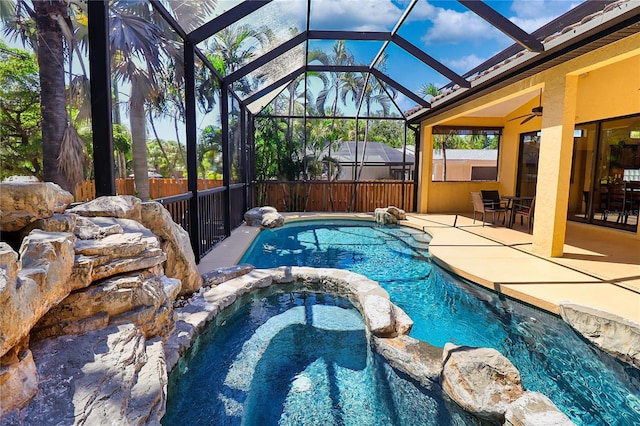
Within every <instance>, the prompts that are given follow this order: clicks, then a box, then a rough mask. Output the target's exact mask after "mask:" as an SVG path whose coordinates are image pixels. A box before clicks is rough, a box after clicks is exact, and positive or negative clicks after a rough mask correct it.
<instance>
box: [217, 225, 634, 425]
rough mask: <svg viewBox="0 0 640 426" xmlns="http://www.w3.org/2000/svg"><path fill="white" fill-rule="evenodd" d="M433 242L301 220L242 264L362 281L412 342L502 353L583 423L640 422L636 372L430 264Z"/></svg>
mask: <svg viewBox="0 0 640 426" xmlns="http://www.w3.org/2000/svg"><path fill="white" fill-rule="evenodd" d="M428 242H429V238H428V236H426V235H425V234H424V233H422V232H421V231H419V230H415V229H411V228H406V227H399V226H397V227H377V226H375V225H371V223H370V222H369V223H367V222H362V221H334V222H327V221H304V222H297V223H296V222H294V223H290V224H287V225H285V226H284V227H282V228H278V229H276V230H264V231H262V232H261V233H260V234H259V235H258V236H257V238H256V239H255V240H254V242H253V243H252V245H251V247H250V248H249V249H248V250H247V252H246V253H245V255H244V256H243V258H242V259H241V261H240V262H241V263H250V264H252V265H254V266H256V267H257V268H271V267H277V266H313V267H329V268H342V269H348V270H350V271H353V272H357V273H360V274H362V275H365V276H367V277H368V278H370V279H372V280H376V281H378V282H380V284H381V285H382V286H383V287H384V288H385V290H387V292H389V295H390V297H391V300H392V301H393V302H394V303H395V304H397V305H398V306H400V307H401V308H402V309H404V310H405V312H406V313H407V314H409V316H410V317H411V318H412V319H413V320H414V323H415V324H414V327H413V329H412V331H411V336H412V337H415V338H417V339H421V340H423V341H426V342H428V343H430V344H432V345H436V346H443V345H444V344H445V343H446V342H453V343H456V344H459V345H469V346H478V347H491V348H495V349H497V350H498V351H500V352H501V353H502V354H504V355H505V356H506V357H507V358H509V360H510V361H511V362H512V363H513V364H514V365H515V366H516V367H517V368H518V369H519V370H520V373H521V375H522V380H523V384H524V386H525V388H527V389H529V390H533V391H537V392H541V393H543V394H545V395H547V396H548V397H549V398H550V399H551V400H552V401H553V402H554V403H555V404H556V405H557V406H558V407H559V408H560V409H561V410H562V411H563V412H564V413H566V414H567V415H568V416H569V417H570V418H571V419H572V420H573V421H574V422H575V423H576V424H579V425H638V424H640V372H639V371H638V370H637V369H634V368H632V367H630V366H628V365H626V364H624V363H622V362H620V361H618V360H616V359H614V358H613V357H611V356H609V355H608V354H606V353H604V352H602V351H600V350H599V349H597V348H595V347H593V346H592V345H590V344H589V343H588V342H586V341H585V340H583V339H582V338H581V337H579V336H578V335H577V334H576V333H575V332H574V331H573V330H572V329H571V328H570V327H569V326H568V325H567V324H566V323H564V322H563V321H562V320H561V319H560V318H558V317H557V316H554V315H550V314H548V313H546V312H543V311H541V310H538V309H535V308H532V307H530V306H527V305H524V304H521V303H518V302H516V301H513V300H511V299H508V298H505V297H503V296H499V295H497V294H496V293H493V292H491V291H488V290H486V289H484V288H481V287H479V286H477V285H474V284H472V283H467V282H465V281H463V280H461V279H460V278H458V277H455V276H452V275H450V274H448V273H446V272H445V271H443V270H442V269H441V268H439V267H437V266H436V265H434V264H432V263H431V262H430V261H429V258H428ZM221 358H222V356H221ZM305 424H306V423H305Z"/></svg>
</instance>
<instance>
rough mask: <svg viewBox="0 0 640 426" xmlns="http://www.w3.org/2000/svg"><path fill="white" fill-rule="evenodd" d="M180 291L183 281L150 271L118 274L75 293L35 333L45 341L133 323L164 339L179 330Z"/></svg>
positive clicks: (54, 308)
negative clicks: (176, 312)
mask: <svg viewBox="0 0 640 426" xmlns="http://www.w3.org/2000/svg"><path fill="white" fill-rule="evenodd" d="M179 291H180V281H179V280H176V279H173V278H167V277H166V276H158V275H155V274H154V273H152V272H151V271H149V270H146V271H137V272H132V273H128V274H120V275H116V276H113V277H110V278H107V279H104V280H101V281H99V282H95V283H93V284H91V285H90V286H89V287H87V288H83V289H80V290H76V291H74V292H72V293H71V294H70V295H69V296H67V297H66V298H65V299H64V300H63V301H62V302H60V303H59V304H58V305H57V306H55V307H53V308H52V309H51V310H50V311H49V312H48V313H47V314H46V315H45V316H44V317H42V319H41V320H40V321H39V322H38V323H37V324H36V325H35V326H34V328H33V329H32V331H31V333H32V335H33V336H34V337H35V338H44V337H51V336H60V335H63V334H80V333H86V332H87V331H93V330H96V329H98V328H102V327H106V326H107V325H109V324H121V323H133V324H135V325H137V326H138V327H139V328H140V330H142V332H143V333H144V335H145V336H146V337H147V338H151V337H154V336H160V337H164V336H167V335H168V334H169V333H170V332H171V331H172V330H173V328H174V327H175V321H174V316H173V304H172V302H173V298H175V297H176V294H177V293H178V292H179Z"/></svg>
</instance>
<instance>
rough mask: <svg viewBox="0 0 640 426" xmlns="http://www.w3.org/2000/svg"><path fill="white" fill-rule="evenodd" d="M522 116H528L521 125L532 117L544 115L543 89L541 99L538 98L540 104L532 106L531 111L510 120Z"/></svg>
mask: <svg viewBox="0 0 640 426" xmlns="http://www.w3.org/2000/svg"><path fill="white" fill-rule="evenodd" d="M522 117H526V118H525V119H524V120H522V121H521V122H520V124H521V125H522V124H524V123H526V122H527V121H529V120H531V119H532V118H535V117H542V89H540V96H539V100H538V106H537V107H533V108H531V113H529V114H525V115H519V116H518V117H513V118H512V119H510V120H509V121H513V120H517V119H519V118H522Z"/></svg>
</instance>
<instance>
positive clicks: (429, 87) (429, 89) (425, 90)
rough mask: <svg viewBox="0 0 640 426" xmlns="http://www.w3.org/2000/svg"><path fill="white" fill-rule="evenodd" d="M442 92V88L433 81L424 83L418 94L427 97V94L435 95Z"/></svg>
mask: <svg viewBox="0 0 640 426" xmlns="http://www.w3.org/2000/svg"><path fill="white" fill-rule="evenodd" d="M441 94H442V90H440V89H438V87H437V86H436V85H435V84H433V83H426V84H423V85H422V86H420V87H419V88H418V95H419V96H421V97H423V98H426V97H427V96H430V97H435V96H439V95H441Z"/></svg>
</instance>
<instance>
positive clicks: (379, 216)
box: [373, 206, 407, 225]
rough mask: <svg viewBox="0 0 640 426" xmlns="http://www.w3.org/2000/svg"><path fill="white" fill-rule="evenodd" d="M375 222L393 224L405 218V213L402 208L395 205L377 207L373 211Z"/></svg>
mask: <svg viewBox="0 0 640 426" xmlns="http://www.w3.org/2000/svg"><path fill="white" fill-rule="evenodd" d="M373 214H374V216H375V220H376V223H378V224H380V225H395V224H396V223H398V221H399V220H406V219H407V215H406V213H405V211H404V210H402V209H399V208H398V207H395V206H389V207H385V208H377V209H375V210H374V212H373Z"/></svg>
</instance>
